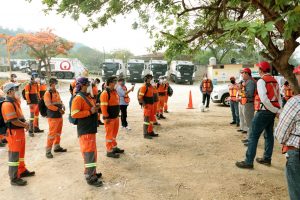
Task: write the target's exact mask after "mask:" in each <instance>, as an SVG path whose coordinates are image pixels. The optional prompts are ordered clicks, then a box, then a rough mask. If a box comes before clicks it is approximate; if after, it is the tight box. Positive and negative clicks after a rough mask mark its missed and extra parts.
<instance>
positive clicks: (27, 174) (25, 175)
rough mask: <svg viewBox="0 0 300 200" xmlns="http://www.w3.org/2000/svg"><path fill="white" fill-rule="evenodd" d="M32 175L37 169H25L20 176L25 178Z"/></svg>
mask: <svg viewBox="0 0 300 200" xmlns="http://www.w3.org/2000/svg"><path fill="white" fill-rule="evenodd" d="M31 176H35V171H32V172H30V171H28V170H26V171H24V172H23V173H22V174H20V178H25V177H31Z"/></svg>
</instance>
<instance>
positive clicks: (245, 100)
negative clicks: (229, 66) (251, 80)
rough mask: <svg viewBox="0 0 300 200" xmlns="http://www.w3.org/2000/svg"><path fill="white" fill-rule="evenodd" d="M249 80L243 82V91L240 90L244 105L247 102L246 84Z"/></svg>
mask: <svg viewBox="0 0 300 200" xmlns="http://www.w3.org/2000/svg"><path fill="white" fill-rule="evenodd" d="M247 82H248V81H247ZM247 82H243V83H242V88H241V92H240V96H241V104H242V105H245V104H246V103H247V97H246V85H247Z"/></svg>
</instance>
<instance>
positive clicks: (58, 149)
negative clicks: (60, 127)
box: [54, 146, 68, 153]
mask: <svg viewBox="0 0 300 200" xmlns="http://www.w3.org/2000/svg"><path fill="white" fill-rule="evenodd" d="M67 151H68V150H67V149H64V148H62V147H61V146H58V147H57V148H54V152H55V153H58V152H61V153H63V152H67Z"/></svg>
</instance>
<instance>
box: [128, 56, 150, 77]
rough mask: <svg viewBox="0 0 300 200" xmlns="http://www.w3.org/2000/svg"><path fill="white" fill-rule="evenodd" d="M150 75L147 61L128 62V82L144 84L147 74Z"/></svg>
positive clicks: (134, 60)
mask: <svg viewBox="0 0 300 200" xmlns="http://www.w3.org/2000/svg"><path fill="white" fill-rule="evenodd" d="M147 73H148V69H147V68H146V65H145V61H144V60H139V59H129V60H128V61H127V81H128V82H142V81H143V77H144V75H145V74H147Z"/></svg>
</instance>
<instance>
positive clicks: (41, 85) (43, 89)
mask: <svg viewBox="0 0 300 200" xmlns="http://www.w3.org/2000/svg"><path fill="white" fill-rule="evenodd" d="M39 89H40V97H41V99H42V98H43V96H44V95H45V92H46V91H47V85H46V84H39Z"/></svg>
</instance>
